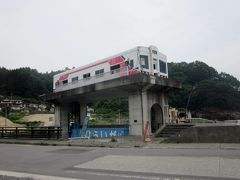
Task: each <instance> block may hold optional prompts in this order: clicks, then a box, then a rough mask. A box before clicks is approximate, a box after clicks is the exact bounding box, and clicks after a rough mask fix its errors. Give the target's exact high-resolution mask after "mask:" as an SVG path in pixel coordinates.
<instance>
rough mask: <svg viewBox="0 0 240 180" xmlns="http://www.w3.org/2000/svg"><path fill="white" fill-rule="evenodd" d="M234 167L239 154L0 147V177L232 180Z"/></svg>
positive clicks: (216, 150)
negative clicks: (8, 173) (14, 174)
mask: <svg viewBox="0 0 240 180" xmlns="http://www.w3.org/2000/svg"><path fill="white" fill-rule="evenodd" d="M239 167H240V150H239V149H219V148H187V149H184V148H147V147H145V148H87V147H66V146H61V147H60V146H32V145H13V144H0V171H14V172H24V173H31V174H40V175H47V176H58V177H67V178H75V179H90V180H108V179H114V180H120V179H121V180H124V179H149V180H182V179H187V180H193V179H194V180H200V179H237V178H240V171H239Z"/></svg>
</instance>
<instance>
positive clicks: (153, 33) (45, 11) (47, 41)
mask: <svg viewBox="0 0 240 180" xmlns="http://www.w3.org/2000/svg"><path fill="white" fill-rule="evenodd" d="M239 6H240V1H237V0H230V1H224V0H218V1H217V0H211V1H207V0H201V1H199V0H181V1H179V0H170V1H169V0H152V1H147V0H131V1H129V0H121V1H120V0H101V1H98V0H88V1H83V0H41V1H40V0H39V1H30V0H22V1H17V0H11V1H7V0H5V1H4V0H3V1H0V24H1V28H0V49H1V50H0V51H1V53H0V61H1V66H5V67H7V68H17V67H22V66H30V67H32V68H37V69H38V70H40V71H43V72H44V71H50V70H58V69H63V68H64V67H72V66H75V67H78V66H81V65H84V64H87V63H89V62H93V61H95V60H98V59H101V58H105V57H108V56H111V55H113V54H115V53H119V52H121V51H124V50H127V49H130V48H133V47H135V46H138V45H143V46H148V45H151V44H153V45H156V46H157V47H158V48H159V50H160V51H162V52H163V53H164V54H166V55H167V56H168V59H169V61H174V62H179V61H183V60H185V61H188V62H190V61H194V60H202V61H205V62H206V63H208V64H210V65H212V66H213V67H215V68H217V69H218V70H219V71H226V72H227V73H230V74H231V73H232V74H234V75H235V76H237V77H238V78H239V79H240V74H239V73H238V72H237V71H238V70H237V68H236V67H237V66H239V65H240V64H239V61H238V60H237V59H238V56H237V51H238V50H239V45H240V37H239V31H240V22H239V21H238V19H240V12H239V10H238V7H239ZM225 58H228V64H227V65H226V63H224V62H223V61H225ZM219 59H221V63H219Z"/></svg>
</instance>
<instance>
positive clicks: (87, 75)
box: [83, 73, 91, 79]
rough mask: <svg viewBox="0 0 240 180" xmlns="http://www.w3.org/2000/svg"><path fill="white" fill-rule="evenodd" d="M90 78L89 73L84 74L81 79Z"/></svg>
mask: <svg viewBox="0 0 240 180" xmlns="http://www.w3.org/2000/svg"><path fill="white" fill-rule="evenodd" d="M90 76H91V74H90V73H86V74H84V75H83V79H85V78H89V77H90Z"/></svg>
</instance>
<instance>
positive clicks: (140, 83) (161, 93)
mask: <svg viewBox="0 0 240 180" xmlns="http://www.w3.org/2000/svg"><path fill="white" fill-rule="evenodd" d="M172 88H181V84H180V83H179V82H177V81H174V80H171V79H169V78H163V77H156V76H151V75H148V74H143V73H139V74H134V75H130V76H123V77H119V78H115V79H110V80H106V81H103V82H96V83H94V84H86V85H84V86H79V87H78V86H77V85H74V88H71V87H65V89H64V90H63V91H59V92H54V93H52V94H49V95H47V96H46V97H45V100H46V101H48V102H51V103H54V104H55V120H56V122H57V124H60V126H61V128H62V137H63V138H68V136H69V132H68V131H69V114H71V115H73V116H75V119H76V121H78V122H79V123H80V124H82V122H83V119H84V117H85V116H86V113H87V111H86V110H87V104H88V103H93V102H95V101H97V100H101V99H107V98H111V97H128V103H129V130H130V131H129V134H130V135H143V133H144V127H145V125H146V124H147V123H149V126H148V132H150V133H154V132H155V131H156V130H157V129H158V128H159V127H161V126H162V125H163V124H164V123H166V122H167V121H168V119H169V117H168V96H167V94H168V92H169V90H170V89H172Z"/></svg>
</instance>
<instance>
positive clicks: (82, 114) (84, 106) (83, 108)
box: [80, 104, 87, 125]
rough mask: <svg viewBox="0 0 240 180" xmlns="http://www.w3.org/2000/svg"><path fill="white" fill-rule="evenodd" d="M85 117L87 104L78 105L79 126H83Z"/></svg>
mask: <svg viewBox="0 0 240 180" xmlns="http://www.w3.org/2000/svg"><path fill="white" fill-rule="evenodd" d="M86 115H87V104H80V124H81V125H82V124H83V121H84V118H85V117H86Z"/></svg>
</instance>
